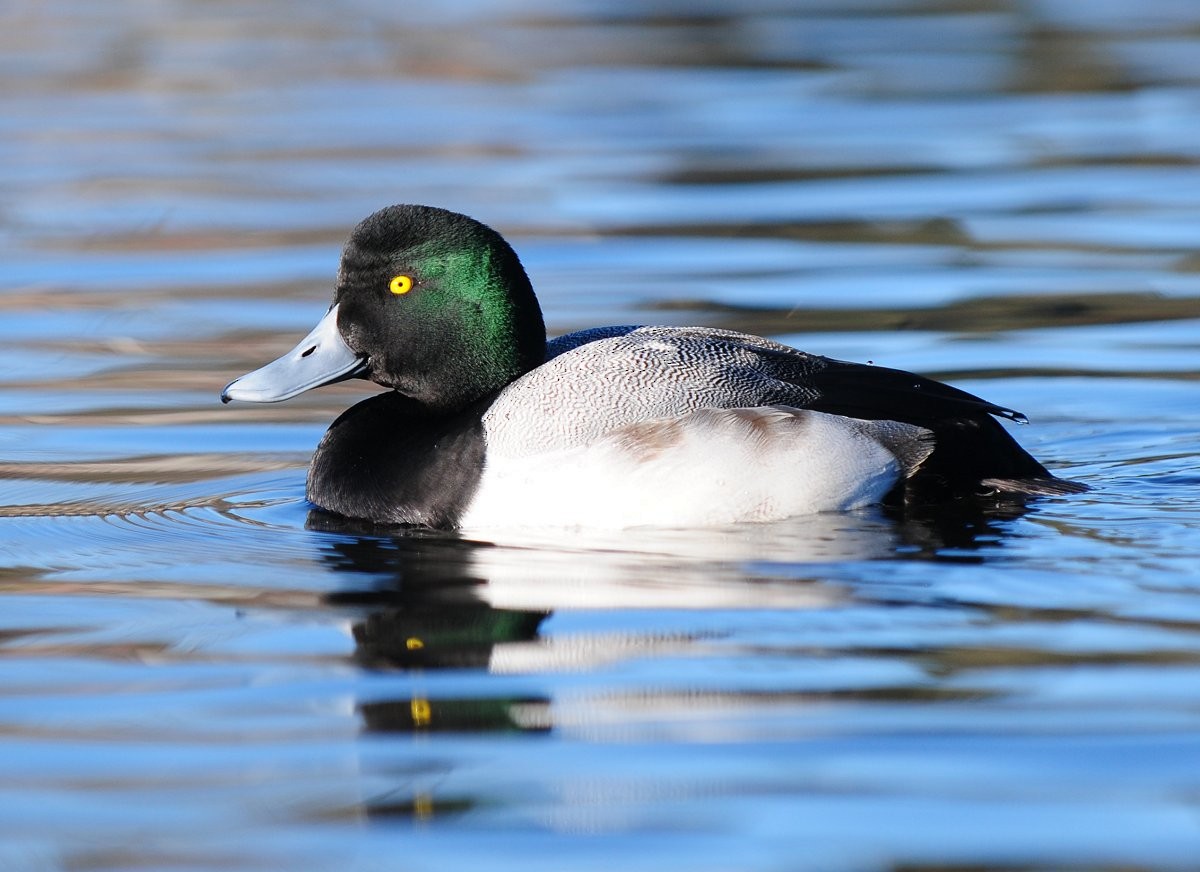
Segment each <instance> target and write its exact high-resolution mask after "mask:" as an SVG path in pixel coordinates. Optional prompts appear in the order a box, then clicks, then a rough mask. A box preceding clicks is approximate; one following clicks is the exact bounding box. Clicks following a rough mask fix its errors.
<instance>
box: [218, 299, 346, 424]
mask: <svg viewBox="0 0 1200 872" xmlns="http://www.w3.org/2000/svg"><path fill="white" fill-rule="evenodd" d="M337 314H338V307H337V306H336V305H334V306H331V307H330V309H329V311H328V312H326V313H325V317H324V318H322V319H321V320H320V322H319V323H318V324H317V326H316V327H314V328H313V329H312V332H311V333H309V334H308V335H307V336H305V337H304V338H303V339H301V340H300V342H299V344H297V345H296V347H295V348H293V349H292V350H291V351H289V352H288V353H287V354H285V355H283V356H282V357H280V358H278V359H277V360H273V361H271V362H270V363H268V364H267V365H266V366H264V367H261V368H259V369H256V370H254V372H251V373H247V374H246V375H244V376H242V377H241V378H236V379H234V380H233V381H231V382H230V383H229V384H227V385H226V386H225V389H224V390H223V391H221V402H223V403H228V402H229V401H230V400H242V401H244V402H247V403H278V402H280V401H282V400H287V399H290V398H291V397H294V396H296V395H297V394H302V393H304V392H305V391H307V390H310V389H312V388H315V387H320V386H321V385H327V384H332V383H334V382H339V381H344V380H345V379H348V378H354V377H355V376H357V375H359V374H360V373H362V372H363V371H364V370H365V369H366V366H367V358H366V357H365V356H363V355H359V354H356V353H355V352H354V351H353V350H352V349H351V348H350V346H348V345H347V344H346V341H345V340H344V339H342V334H341V333H340V332H339V331H338V325H337Z"/></svg>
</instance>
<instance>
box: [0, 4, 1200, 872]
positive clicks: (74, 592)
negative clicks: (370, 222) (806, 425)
mask: <svg viewBox="0 0 1200 872" xmlns="http://www.w3.org/2000/svg"><path fill="white" fill-rule="evenodd" d="M393 6H394V4H387V3H380V2H374V0H343V2H339V3H326V4H320V3H311V4H308V3H301V4H294V3H293V4H287V3H281V2H273V0H268V2H264V3H259V4H255V5H253V7H246V6H244V5H243V6H239V5H236V4H227V3H216V4H214V3H203V2H196V0H173V2H164V3H158V4H144V3H135V2H124V0H119V2H113V3H106V4H104V8H103V10H101V9H100V8H99V7H96V6H95V5H94V4H88V3H83V2H79V0H55V2H48V3H47V2H36V3H35V2H17V3H15V4H12V9H11V10H6V12H5V17H6V22H5V26H4V27H3V28H0V79H2V81H3V87H0V255H2V260H3V264H4V267H3V272H2V273H0V277H2V280H0V309H2V314H3V317H2V318H0V349H2V351H0V353H2V354H3V361H4V366H3V368H2V373H3V374H2V375H0V475H2V476H3V488H2V490H0V591H2V593H3V602H4V606H5V607H4V608H3V610H2V611H0V615H2V616H0V809H2V810H3V814H2V815H0V868H3V869H6V870H7V869H14V870H27V869H29V870H43V869H52V870H59V869H63V870H126V869H129V870H133V869H154V870H201V869H203V870H207V869H214V870H215V869H224V870H259V869H289V870H300V872H304V870H327V869H349V870H383V869H395V868H401V867H403V868H407V869H430V870H432V869H442V870H444V869H480V868H486V869H494V870H506V869H514V870H515V869H521V870H523V872H525V870H531V869H546V870H562V869H581V870H587V869H597V870H599V869H604V870H609V869H612V868H618V867H620V868H626V869H630V870H659V869H663V868H679V869H684V868H686V869H689V870H700V872H704V870H714V872H715V870H730V869H739V870H741V869H745V870H794V869H821V870H829V869H837V870H843V869H844V870H899V869H904V870H916V869H922V870H936V869H944V870H949V869H960V868H971V869H977V870H983V869H987V870H1011V869H1026V868H1037V869H1063V870H1066V869H1070V870H1078V869H1084V868H1086V869H1111V870H1116V869H1121V870H1129V869H1138V870H1141V869H1154V870H1158V869H1188V868H1194V867H1195V862H1196V860H1195V858H1196V857H1197V856H1200V766H1197V765H1196V762H1197V761H1200V581H1198V577H1200V576H1198V573H1197V566H1198V565H1200V564H1198V561H1197V555H1198V553H1200V533H1198V532H1197V530H1200V500H1198V499H1197V486H1198V485H1200V474H1198V473H1197V469H1198V466H1200V462H1198V458H1200V435H1198V434H1200V387H1198V384H1200V382H1198V381H1197V364H1196V361H1197V352H1198V351H1200V329H1198V327H1200V260H1198V255H1197V252H1196V248H1195V245H1196V242H1195V241H1196V239H1198V238H1200V186H1197V184H1196V172H1197V165H1198V164H1200V140H1198V139H1197V138H1196V136H1195V118H1196V117H1197V112H1198V110H1200V72H1198V71H1200V40H1198V39H1197V34H1198V33H1200V11H1197V10H1196V9H1193V8H1192V6H1191V4H1187V3H1176V2H1170V0H1151V2H1146V3H1141V4H1137V6H1136V8H1132V7H1129V6H1128V4H1122V3H1095V2H1082V0H1075V2H1072V0H1037V2H1028V3H1016V2H1005V0H998V2H993V3H987V4H982V5H980V4H957V3H939V4H926V3H909V2H899V0H893V2H888V0H863V2H855V3H852V4H846V3H821V2H803V3H781V2H771V0H746V2H740V3H736V4H730V3H726V2H721V3H716V2H702V3H699V4H697V3H695V2H689V3H686V4H684V3H670V2H667V3H661V4H657V5H655V6H653V7H647V6H645V5H644V4H636V3H623V2H618V3H603V4H596V3H586V2H569V3H562V2H556V3H545V2H525V3H516V2H501V0H494V2H484V0H477V2H456V3H450V4H442V5H440V6H438V7H437V8H435V9H431V10H423V11H417V10H415V9H407V8H406V9H405V10H404V11H403V12H401V11H399V10H398V9H397V8H393ZM401 201H408V202H424V203H430V204H434V205H441V206H445V207H448V208H452V209H457V210H460V211H465V212H467V213H469V214H472V215H474V216H476V217H478V218H480V219H482V220H484V221H487V222H488V223H490V224H493V225H494V226H496V227H497V228H498V229H500V230H501V231H502V232H504V233H505V234H506V235H507V236H508V237H509V238H510V239H511V240H512V241H513V243H514V244H515V245H516V247H517V248H518V250H519V251H520V253H521V254H522V257H523V259H524V260H525V263H526V266H527V268H528V270H529V272H530V275H531V277H532V278H533V280H534V284H535V286H536V287H537V288H538V291H539V295H540V296H541V298H542V301H543V306H544V309H545V312H546V316H547V322H548V325H549V327H550V329H551V332H552V333H560V332H564V331H567V330H571V329H576V328H578V327H583V326H590V325H596V324H605V323H631V322H643V323H644V322H666V323H700V324H710V325H716V326H728V327H734V328H741V329H752V330H754V331H757V332H761V333H765V334H768V335H770V336H772V337H775V338H778V339H781V340H783V341H786V342H790V343H793V344H796V345H798V346H800V347H802V348H805V349H807V350H810V351H814V352H819V353H823V354H828V355H831V356H835V357H842V358H848V359H855V360H873V361H875V362H876V363H879V364H882V365H887V366H893V367H899V368H905V369H912V370H916V371H920V372H922V373H925V374H928V375H932V376H935V377H940V378H945V379H949V380H952V381H953V382H954V383H955V384H957V385H960V386H962V387H964V388H966V389H968V390H971V391H974V392H977V393H981V394H983V395H984V396H986V397H988V398H989V399H991V400H994V401H995V402H997V403H1001V404H1003V405H1007V406H1012V407H1015V408H1018V409H1021V410H1022V411H1023V412H1025V413H1026V414H1027V415H1028V416H1029V417H1030V419H1031V420H1032V422H1033V423H1032V425H1031V426H1028V427H1020V428H1016V431H1015V435H1016V437H1017V438H1018V439H1020V440H1021V442H1022V443H1023V444H1024V445H1026V446H1027V447H1028V448H1029V449H1030V450H1031V451H1032V452H1033V453H1034V454H1036V455H1037V456H1038V457H1039V458H1041V459H1042V460H1044V461H1045V462H1046V463H1047V464H1048V465H1049V466H1051V467H1052V468H1053V469H1054V470H1055V471H1057V472H1059V473H1060V474H1062V475H1065V476H1068V477H1072V478H1078V479H1080V480H1083V481H1086V482H1087V483H1089V484H1090V485H1091V486H1092V488H1093V490H1092V491H1091V492H1090V493H1088V494H1086V495H1083V496H1078V497H1071V498H1066V499H1047V500H1043V501H1040V502H1038V503H1036V504H1033V505H1032V506H1030V507H1028V510H1026V511H1010V512H997V513H991V514H987V515H980V516H975V517H961V516H949V517H936V518H925V519H920V520H915V521H908V522H904V521H901V520H897V519H896V518H894V517H891V516H889V515H887V514H885V513H884V512H882V511H877V510H871V511H864V512H859V513H854V514H849V515H843V516H828V517H826V516H822V517H816V518H798V519H794V520H790V521H786V522H781V523H778V524H771V525H761V526H745V527H737V528H731V529H726V530H719V531H706V532H702V533H696V532H689V531H657V532H653V531H640V532H630V533H625V534H619V535H618V534H606V535H570V536H564V535H555V534H552V533H530V534H528V535H526V536H521V537H508V538H505V539H485V538H481V537H474V538H471V537H466V538H460V537H448V536H438V535H432V534H411V535H392V534H389V533H388V532H387V531H379V530H364V529H361V528H360V529H355V528H353V527H347V526H346V525H339V524H334V523H331V522H329V521H328V519H321V518H317V517H310V514H309V507H308V506H307V505H306V504H305V502H304V499H303V493H304V474H305V468H306V465H307V462H308V458H309V456H310V454H311V451H312V449H313V447H314V446H315V444H316V442H317V440H318V439H319V438H320V435H321V433H322V432H323V431H324V428H325V426H327V424H328V422H329V421H330V420H332V418H333V417H334V416H335V415H336V414H337V413H338V412H339V411H340V410H341V409H343V408H345V407H346V406H347V405H348V404H350V403H351V402H353V401H354V400H355V399H357V398H360V397H363V396H366V395H368V394H369V393H370V390H371V389H370V388H369V387H368V386H363V385H357V386H347V385H341V386H337V387H333V388H327V389H322V390H321V391H317V392H314V393H311V394H309V395H305V396H303V397H299V398H297V399H295V400H293V401H291V402H289V403H287V404H284V405H281V406H269V407H248V406H243V407H222V406H221V405H220V403H219V402H218V400H217V394H218V391H219V390H220V388H221V386H222V385H223V384H224V383H225V382H227V381H228V380H229V379H231V378H232V377H234V376H236V375H238V374H240V373H242V372H244V371H246V370H248V369H251V368H253V367H256V366H258V365H260V364H261V363H263V362H264V361H266V360H268V359H270V358H271V357H273V356H274V355H276V354H278V353H280V352H282V351H283V350H285V349H287V348H289V347H291V345H292V344H293V343H294V342H295V340H296V339H297V338H298V337H299V336H300V335H302V334H303V333H304V332H306V331H307V330H308V329H309V327H311V326H312V324H313V323H314V322H315V321H316V319H317V318H318V317H319V316H320V314H321V313H322V312H323V311H324V308H325V306H326V305H327V301H328V297H329V292H330V287H331V282H332V279H333V275H334V272H335V269H336V261H337V256H338V252H339V250H340V246H341V244H342V242H343V241H344V239H345V236H346V234H347V233H348V231H349V228H350V227H351V226H352V225H353V224H354V223H355V222H356V221H357V220H358V219H360V218H361V217H363V216H365V215H366V214H367V213H369V212H371V211H373V210H375V209H376V208H379V207H381V206H383V205H387V204H389V203H392V202H401Z"/></svg>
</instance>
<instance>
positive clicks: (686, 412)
mask: <svg viewBox="0 0 1200 872" xmlns="http://www.w3.org/2000/svg"><path fill="white" fill-rule="evenodd" d="M349 378H364V379H370V380H371V381H373V382H375V383H376V384H379V385H382V386H383V387H385V388H388V389H389V390H387V391H385V392H383V393H380V394H377V395H376V396H373V397H371V398H369V399H366V400H363V401H362V402H360V403H358V404H356V405H354V406H353V407H351V408H350V409H348V410H347V411H346V412H344V413H343V414H342V415H341V416H340V417H338V418H337V420H335V421H334V423H333V424H332V425H331V426H330V428H329V430H328V431H327V432H326V433H325V436H324V438H323V439H322V440H321V442H320V444H319V445H318V446H317V450H316V453H315V455H314V456H313V460H312V464H311V466H310V468H309V473H308V484H307V495H308V499H309V501H310V502H311V503H313V504H314V505H315V506H317V507H319V508H321V509H324V510H326V511H328V512H333V513H336V514H339V515H343V516H346V517H350V518H361V519H365V520H370V521H374V522H380V523H386V524H404V525H420V526H425V527H433V528H454V527H493V526H528V525H537V526H541V525H552V526H583V527H609V528H613V527H615V528H621V527H631V526H641V525H656V526H676V527H678V526H708V525H719V524H727V523H735V522H743V521H765V520H773V519H778V518H783V517H788V516H791V515H798V514H806V513H813V512H826V511H841V510H847V509H853V508H857V507H860V506H865V505H869V504H872V503H878V502H880V501H882V500H884V499H885V498H887V499H889V500H898V501H901V502H907V503H913V502H920V501H945V500H952V499H959V498H962V497H963V496H964V495H972V494H978V493H983V492H991V493H1008V494H1014V495H1019V496H1030V495H1049V494H1065V493H1072V492H1076V491H1079V490H1082V489H1083V487H1082V486H1081V485H1077V484H1075V483H1072V482H1067V481H1064V480H1061V479H1058V478H1055V477H1054V476H1052V475H1051V474H1050V473H1049V472H1048V471H1047V470H1046V469H1045V467H1043V466H1042V465H1041V464H1040V463H1038V462H1037V461H1036V460H1034V459H1033V457H1031V456H1030V455H1029V454H1027V453H1026V452H1025V451H1024V450H1023V449H1022V448H1021V447H1020V446H1019V445H1017V443H1016V442H1015V441H1014V440H1013V438H1012V437H1011V436H1010V435H1009V434H1008V432H1007V431H1006V430H1005V429H1004V428H1003V427H1002V426H1001V425H1000V423H999V422H998V421H997V420H996V419H995V418H994V417H993V416H999V417H1001V418H1007V419H1009V420H1011V421H1017V422H1024V420H1025V419H1024V417H1023V416H1022V415H1021V414H1020V413H1018V412H1015V411H1013V410H1012V409H1007V408H1004V407H1002V406H997V405H994V404H992V403H989V402H987V401H985V400H982V399H980V398H979V397H976V396H973V395H971V394H969V393H966V392H965V391H961V390H958V389H957V388H953V387H950V386H948V385H945V384H941V383H939V382H936V381H932V380H930V379H926V378H922V377H921V376H917V375H913V374H911V373H907V372H902V371H899V370H894V369H887V368H884V367H879V366H873V365H864V364H858V363H848V362H843V361H839V360H833V359H830V358H825V357H820V356H817V355H812V354H807V353H805V352H803V351H798V350H796V349H794V348H791V347H789V346H786V345H782V344H780V343H778V342H773V341H771V340H769V339H764V338H762V337H759V336H752V335H749V334H745V333H737V332H733V331H729V330H717V329H710V328H703V327H633V326H623V327H598V328H593V329H590V330H583V331H580V332H577V333H571V334H568V335H566V336H560V337H558V338H557V339H554V340H552V341H550V342H547V341H546V331H545V326H544V323H543V321H542V313H541V309H540V307H539V305H538V301H537V298H536V297H535V296H534V292H533V288H532V286H531V285H530V282H529V279H528V277H527V276H526V274H525V270H524V268H523V267H522V266H521V262H520V260H519V259H518V258H517V255H516V253H515V252H514V251H513V249H512V248H511V247H510V246H509V245H508V243H507V242H506V241H505V240H504V239H503V238H502V237H501V236H500V234H499V233H497V232H496V231H495V230H493V229H491V228H490V227H488V226H486V225H484V224H482V223H480V222H478V221H475V220H473V219H471V218H468V217H466V216H465V215H460V214H457V213H454V212H449V211H446V210H444V209H438V208H434V207H429V206H413V205H400V206H391V207H389V208H386V209H382V210H380V211H378V212H376V213H375V214H373V215H371V216H370V217H368V218H366V219H365V220H364V221H362V222H361V223H360V224H359V225H358V226H357V227H356V228H355V229H354V231H353V233H352V234H351V236H350V239H349V241H348V242H347V243H346V246H345V249H344V251H343V253H342V259H341V266H340V269H339V271H338V276H337V284H336V288H335V291H334V297H333V303H332V305H331V306H330V307H329V310H328V311H327V312H326V313H325V316H324V317H323V318H321V320H320V322H319V323H318V324H317V326H316V327H315V328H314V329H313V330H312V332H311V333H309V334H308V335H307V336H305V337H304V339H302V340H301V341H300V343H299V344H298V345H297V346H296V347H295V348H294V349H293V350H292V351H290V352H288V353H287V354H285V355H284V356H283V357H280V358H279V359H278V360H276V361H274V362H273V363H269V364H267V365H266V366H264V367H262V368H261V369H258V370H255V371H254V372H251V373H249V374H247V375H244V376H242V377H241V378H238V379H235V380H234V381H232V382H231V383H230V384H229V385H227V386H226V387H225V389H224V391H223V392H222V394H221V399H222V401H224V402H229V401H230V400H242V401H248V402H257V403H270V402H278V401H280V400H286V399H288V398H289V397H294V396H296V395H297V394H299V393H301V392H303V391H307V390H309V389H311V388H315V387H318V386H320V385H325V384H331V383H333V382H338V381H342V380H344V379H349Z"/></svg>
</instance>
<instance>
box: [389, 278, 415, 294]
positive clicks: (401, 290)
mask: <svg viewBox="0 0 1200 872" xmlns="http://www.w3.org/2000/svg"><path fill="white" fill-rule="evenodd" d="M412 286H413V282H412V279H411V278H409V277H408V276H396V277H395V278H393V279H392V281H391V284H389V285H388V290H389V291H391V292H392V293H393V294H395V295H396V296H400V295H401V294H407V293H408V292H409V291H411V290H412Z"/></svg>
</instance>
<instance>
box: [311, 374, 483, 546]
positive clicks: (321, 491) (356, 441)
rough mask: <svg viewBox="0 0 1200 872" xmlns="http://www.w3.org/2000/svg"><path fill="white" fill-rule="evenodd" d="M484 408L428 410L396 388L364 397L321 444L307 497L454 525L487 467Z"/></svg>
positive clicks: (382, 517)
mask: <svg viewBox="0 0 1200 872" xmlns="http://www.w3.org/2000/svg"><path fill="white" fill-rule="evenodd" d="M489 401H490V398H489ZM485 407H486V403H483V404H476V405H474V406H472V407H470V408H468V409H465V410H463V411H461V412H457V413H454V414H451V415H441V416H431V415H429V414H428V413H427V412H426V410H424V409H423V408H422V407H421V406H420V405H419V404H417V403H416V402H414V401H413V400H411V399H409V398H408V397H405V396H403V395H401V394H399V393H397V392H396V391H387V392H386V393H382V394H379V395H377V396H374V397H371V398H370V399H367V400H363V401H362V402H361V403H358V404H357V405H355V406H352V407H351V408H349V409H347V410H346V411H345V412H343V413H342V415H341V416H340V417H339V418H338V419H337V420H336V421H334V422H333V424H332V425H331V426H330V428H329V430H328V431H326V433H325V437H324V438H323V439H322V440H321V444H320V445H318V446H317V451H316V454H315V455H313V460H312V465H311V466H310V467H309V470H308V499H309V502H311V503H313V505H315V506H317V507H319V508H322V509H325V510H326V511H329V512H335V513H337V514H339V515H345V516H346V517H350V518H364V519H367V520H371V521H377V522H380V523H385V524H415V525H420V526H424V527H435V528H451V527H454V526H456V525H457V523H458V520H459V518H461V517H462V513H463V511H464V510H465V509H466V507H467V505H468V504H469V503H470V501H471V499H472V498H473V497H474V495H475V490H476V488H477V487H478V486H479V478H480V476H481V475H482V472H483V461H484V451H485V446H484V438H483V424H482V422H481V420H480V415H481V410H482V408H485Z"/></svg>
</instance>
